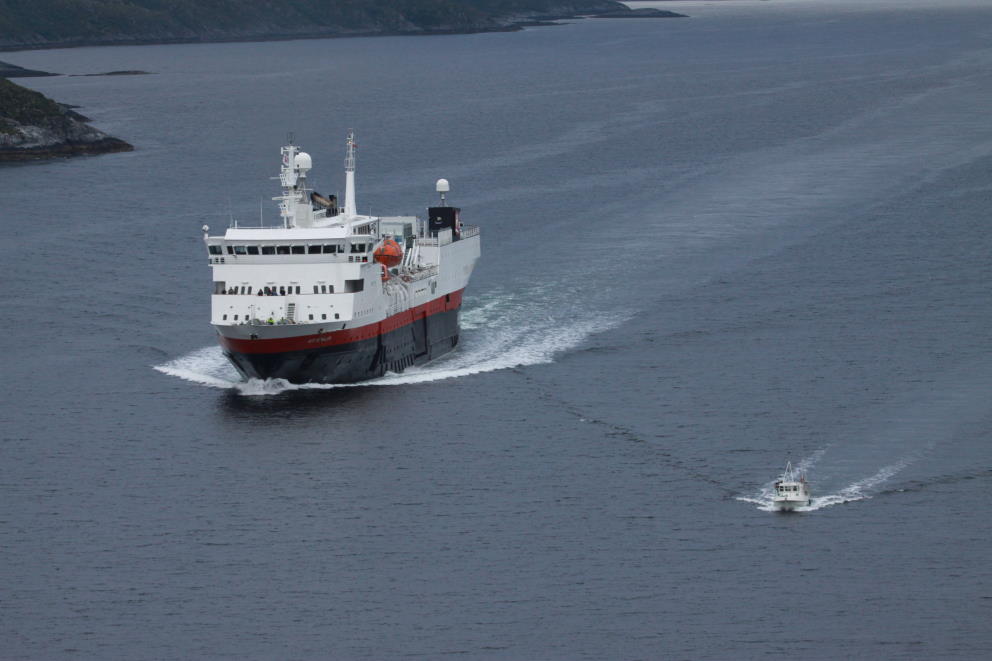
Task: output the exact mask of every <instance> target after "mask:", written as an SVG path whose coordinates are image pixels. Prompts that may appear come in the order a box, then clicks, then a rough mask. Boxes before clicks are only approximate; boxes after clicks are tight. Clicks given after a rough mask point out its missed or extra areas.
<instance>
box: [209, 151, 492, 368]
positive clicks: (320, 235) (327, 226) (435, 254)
mask: <svg viewBox="0 0 992 661" xmlns="http://www.w3.org/2000/svg"><path fill="white" fill-rule="evenodd" d="M355 161H356V144H355V137H354V133H353V132H350V133H349V135H348V140H347V155H346V159H345V198H344V203H343V204H342V205H341V206H339V205H338V203H337V199H336V198H335V196H333V195H331V196H324V195H321V194H320V193H318V192H316V191H314V190H311V189H310V188H308V187H307V174H308V173H309V171H310V170H311V168H312V160H311V157H310V155H309V154H307V153H306V152H303V151H300V149H299V148H298V147H297V146H296V145H292V144H290V145H287V146H285V147H283V148H282V169H281V171H280V175H279V180H280V183H281V185H282V194H281V195H279V196H277V197H275V198H273V200H275V201H277V202H278V204H279V215H280V224H279V225H278V226H275V227H272V226H269V227H262V226H256V227H245V226H243V225H242V224H239V223H237V222H233V223H232V226H231V227H229V228H228V229H227V231H226V232H225V233H224V235H223V236H210V233H209V228H208V227H207V226H204V228H203V238H204V241H205V243H206V245H207V252H208V257H209V262H210V266H211V267H212V269H213V295H212V297H211V324H213V326H214V328H215V329H216V330H217V333H218V336H219V341H220V345H221V347H222V349H223V350H224V353H225V355H226V356H227V357H228V358H229V359H230V361H231V362H232V363H233V364H234V366H235V367H236V368H237V369H238V371H239V372H241V374H242V375H244V376H245V377H248V378H259V379H270V378H282V379H287V380H289V381H291V382H295V383H306V382H317V383H351V382H355V381H362V380H365V379H370V378H374V377H377V376H381V375H383V374H385V373H386V372H387V371H392V372H401V371H402V370H404V369H405V368H406V367H409V366H410V365H414V364H419V363H423V362H427V361H429V360H431V359H433V358H436V357H438V356H440V355H442V354H444V353H447V352H448V351H450V350H451V349H452V348H453V347H454V346H455V345H457V344H458V314H459V310H460V308H461V302H462V293H463V292H464V290H465V287H466V285H467V284H468V280H469V277H470V276H471V274H472V270H473V269H474V267H475V263H476V261H477V260H478V258H479V255H480V236H479V228H478V227H475V226H470V225H463V224H462V222H461V217H460V210H459V209H458V208H457V207H451V206H447V204H446V203H445V199H444V197H445V193H447V192H448V190H449V185H448V182H447V181H446V180H444V179H440V180H438V182H437V185H436V189H437V192H438V193H440V194H441V203H440V205H439V206H436V207H429V208H428V209H427V216H426V218H418V217H416V216H391V217H386V216H382V217H377V216H371V215H361V214H358V213H357V211H356V208H357V205H356V200H355Z"/></svg>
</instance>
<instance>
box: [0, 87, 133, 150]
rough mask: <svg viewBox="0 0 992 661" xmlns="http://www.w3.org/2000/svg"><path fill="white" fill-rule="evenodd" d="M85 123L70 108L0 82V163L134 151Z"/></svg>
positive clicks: (81, 117)
mask: <svg viewBox="0 0 992 661" xmlns="http://www.w3.org/2000/svg"><path fill="white" fill-rule="evenodd" d="M86 121H87V119H86V117H84V116H82V115H80V114H79V113H78V112H76V111H74V110H73V109H72V108H71V107H69V106H67V105H63V104H61V103H56V102H55V101H52V100H51V99H49V98H48V97H47V96H45V95H44V94H41V93H39V92H34V91H32V90H29V89H26V88H24V87H21V86H20V85H17V84H14V83H12V82H10V81H9V80H7V79H5V78H0V161H24V160H32V159H37V158H51V157H53V156H75V155H79V154H103V153H107V152H116V151H131V150H132V149H134V147H132V146H131V145H129V144H128V143H126V142H124V141H123V140H118V139H117V138H113V137H111V136H109V135H107V134H106V133H104V132H103V131H99V130H97V129H95V128H93V127H92V126H90V125H88V124H86Z"/></svg>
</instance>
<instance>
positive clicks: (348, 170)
mask: <svg viewBox="0 0 992 661" xmlns="http://www.w3.org/2000/svg"><path fill="white" fill-rule="evenodd" d="M347 144H348V153H347V155H346V156H345V159H344V176H345V186H344V215H345V217H346V218H354V217H355V216H357V215H358V212H357V211H356V210H355V148H356V147H358V145H357V144H355V130H354V129H348V141H347Z"/></svg>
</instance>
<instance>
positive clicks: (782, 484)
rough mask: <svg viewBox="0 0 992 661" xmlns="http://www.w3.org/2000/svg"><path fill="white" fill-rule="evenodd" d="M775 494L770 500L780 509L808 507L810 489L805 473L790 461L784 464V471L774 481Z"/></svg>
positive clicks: (786, 510)
mask: <svg viewBox="0 0 992 661" xmlns="http://www.w3.org/2000/svg"><path fill="white" fill-rule="evenodd" d="M774 489H775V495H774V497H773V498H772V502H773V503H774V504H775V508H776V509H778V510H780V511H785V512H790V511H792V510H794V509H795V508H797V507H808V506H809V505H810V503H811V502H812V498H813V495H812V491H811V490H810V488H809V482H807V481H806V474H805V473H803V472H802V471H797V470H796V469H794V468H793V467H792V462H791V461H790V462H789V463H787V464H786V465H785V472H784V473H782V477H780V478H779V479H778V480H777V481H776V482H775V487H774Z"/></svg>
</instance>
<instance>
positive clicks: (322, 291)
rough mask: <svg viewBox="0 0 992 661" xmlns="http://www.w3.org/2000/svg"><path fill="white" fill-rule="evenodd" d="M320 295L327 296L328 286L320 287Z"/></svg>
mask: <svg viewBox="0 0 992 661" xmlns="http://www.w3.org/2000/svg"><path fill="white" fill-rule="evenodd" d="M320 293H321V294H326V293H327V285H321V286H320Z"/></svg>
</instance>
